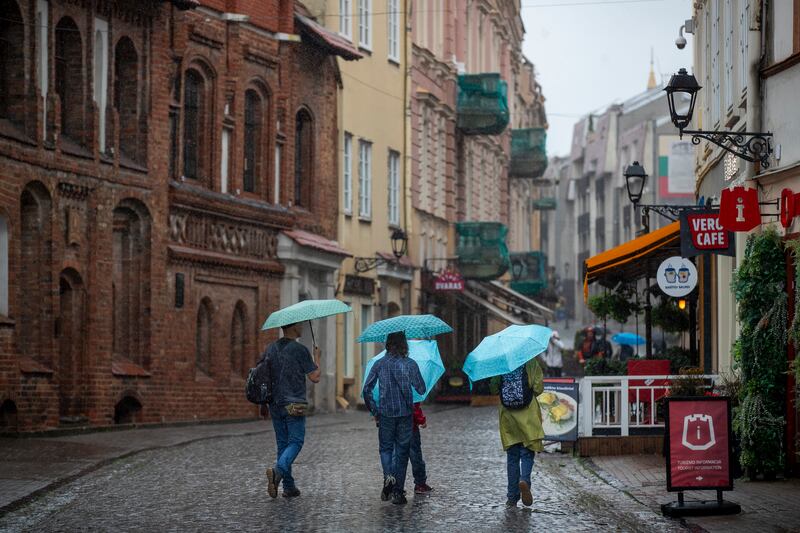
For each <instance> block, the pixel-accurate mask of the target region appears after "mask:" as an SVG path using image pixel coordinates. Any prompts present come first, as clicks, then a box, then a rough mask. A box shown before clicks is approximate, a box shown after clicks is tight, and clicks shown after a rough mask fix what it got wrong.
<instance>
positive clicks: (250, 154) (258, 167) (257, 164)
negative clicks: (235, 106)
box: [243, 89, 264, 192]
mask: <svg viewBox="0 0 800 533" xmlns="http://www.w3.org/2000/svg"><path fill="white" fill-rule="evenodd" d="M263 117H264V106H263V103H262V100H261V95H259V94H258V92H256V91H255V90H253V89H250V90H248V91H247V92H246V93H245V94H244V165H243V166H244V177H243V182H244V183H243V187H244V190H245V191H247V192H256V187H257V186H258V185H257V184H258V183H260V182H261V177H262V175H263V171H262V167H263V165H262V159H263V154H264V147H263V144H264V141H263V138H264V136H263Z"/></svg>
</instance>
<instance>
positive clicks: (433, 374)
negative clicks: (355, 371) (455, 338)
mask: <svg viewBox="0 0 800 533" xmlns="http://www.w3.org/2000/svg"><path fill="white" fill-rule="evenodd" d="M385 355H386V350H384V351H382V352H381V353H379V354H378V355H376V356H375V357H373V358H372V359H370V360H369V362H368V363H367V368H366V369H365V370H364V382H366V381H367V379H366V377H367V376H369V371H370V370H371V369H372V367H373V365H374V364H375V362H376V361H377V360H378V359H381V358H383V356H385ZM408 356H409V357H410V358H411V359H413V360H414V361H416V362H417V366H418V367H419V372H420V374H422V379H423V381H425V394H417V391H415V390H413V388H412V391H413V393H414V402H422V401H425V398H427V397H428V393H429V392H430V391H431V389H433V386H434V385H436V382H437V381H439V378H440V377H442V375H443V374H444V363H442V356H441V355H440V354H439V346H438V345H437V344H436V341H408ZM379 386H380V384H378V385H375V388H374V389H373V391H372V397H373V398H374V399H375V403H376V404H377V403H378V401H379V400H378V398H379V392H378V391H379ZM361 395H362V396H363V395H364V385H363V384H362V385H361Z"/></svg>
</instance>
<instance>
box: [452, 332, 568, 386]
mask: <svg viewBox="0 0 800 533" xmlns="http://www.w3.org/2000/svg"><path fill="white" fill-rule="evenodd" d="M552 333H553V332H552V330H551V329H550V328H546V327H544V326H537V325H529V326H516V325H514V326H508V327H507V328H506V329H504V330H503V331H500V332H498V333H495V334H494V335H489V336H488V337H484V339H483V340H482V341H481V343H480V344H479V345H478V346H477V347H476V348H475V349H474V350H472V352H470V354H469V355H468V356H467V360H466V361H464V367H463V370H464V373H465V374H466V375H467V376H469V379H470V380H472V381H478V380H479V379H484V378H490V377H493V376H502V375H503V374H507V373H509V372H511V371H512V370H516V369H517V368H519V367H520V366H522V365H524V364H525V363H527V362H528V361H530V360H531V359H533V358H534V357H536V356H537V355H539V354H541V353H542V352H544V351H545V350H546V349H547V345H548V344H549V343H550V335H552Z"/></svg>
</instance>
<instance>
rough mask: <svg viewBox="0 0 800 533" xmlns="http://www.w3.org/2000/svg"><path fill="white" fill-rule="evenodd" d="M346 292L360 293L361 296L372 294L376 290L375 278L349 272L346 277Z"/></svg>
mask: <svg viewBox="0 0 800 533" xmlns="http://www.w3.org/2000/svg"><path fill="white" fill-rule="evenodd" d="M344 292H346V293H349V294H359V295H361V296H372V294H373V293H374V292H375V280H374V279H373V278H368V277H365V276H356V275H353V274H347V275H346V276H345V277H344Z"/></svg>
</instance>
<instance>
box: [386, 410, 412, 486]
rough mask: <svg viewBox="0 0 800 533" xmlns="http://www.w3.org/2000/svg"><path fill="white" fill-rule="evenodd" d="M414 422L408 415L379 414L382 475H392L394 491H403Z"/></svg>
mask: <svg viewBox="0 0 800 533" xmlns="http://www.w3.org/2000/svg"><path fill="white" fill-rule="evenodd" d="M413 432H414V422H413V420H412V417H411V415H408V416H381V417H380V420H379V422H378V451H379V452H380V456H381V467H383V476H384V477H386V476H394V480H395V484H394V491H395V492H398V493H399V492H403V487H404V486H405V483H406V470H407V469H408V453H409V448H410V447H411V434H412V433H413Z"/></svg>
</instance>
